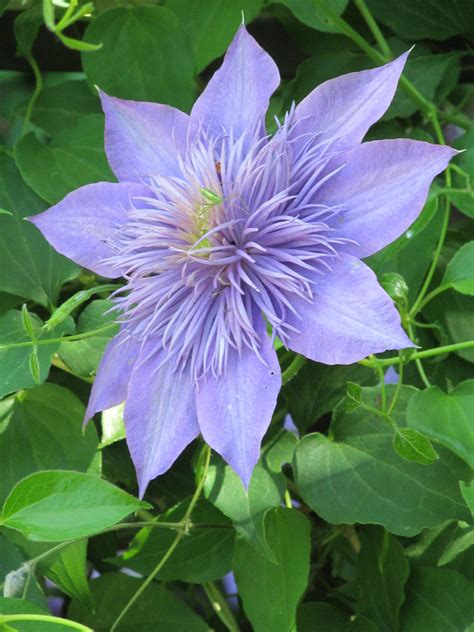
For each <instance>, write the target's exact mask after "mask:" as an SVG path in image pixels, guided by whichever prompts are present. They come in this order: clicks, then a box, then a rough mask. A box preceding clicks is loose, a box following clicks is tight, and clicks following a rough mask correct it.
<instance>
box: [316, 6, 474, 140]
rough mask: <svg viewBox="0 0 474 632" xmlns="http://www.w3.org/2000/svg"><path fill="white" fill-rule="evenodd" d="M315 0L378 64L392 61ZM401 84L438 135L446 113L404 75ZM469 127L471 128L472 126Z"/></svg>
mask: <svg viewBox="0 0 474 632" xmlns="http://www.w3.org/2000/svg"><path fill="white" fill-rule="evenodd" d="M314 2H315V3H316V4H317V5H318V6H319V8H320V9H321V11H323V12H324V13H325V14H326V15H327V17H328V18H330V19H331V20H332V22H333V23H334V25H335V26H337V27H338V28H339V30H340V32H341V33H342V34H343V35H346V36H347V37H349V39H351V40H352V41H353V42H354V44H356V45H357V46H358V47H359V48H360V49H361V50H363V51H364V52H365V53H366V54H367V55H368V56H369V57H370V59H372V60H373V61H374V62H375V63H376V64H385V63H387V62H388V61H390V59H391V55H389V56H387V55H384V54H382V53H379V51H378V50H377V49H375V48H374V47H373V46H371V45H370V44H369V43H368V42H366V41H365V39H364V38H363V37H362V35H360V34H359V33H358V32H357V31H356V30H355V29H353V28H352V26H351V25H350V24H349V23H348V22H346V20H344V18H342V17H341V16H339V15H337V13H334V11H332V10H331V9H330V8H329V7H328V6H327V5H326V3H325V2H324V0H314ZM372 20H373V18H372ZM374 37H375V34H374ZM400 85H401V86H402V88H403V89H404V90H405V92H406V93H407V94H408V95H409V96H410V98H411V99H412V100H413V101H414V102H415V103H416V104H417V105H418V107H419V108H420V110H421V111H422V112H423V114H424V115H425V116H426V118H428V119H429V120H430V121H431V122H432V123H433V126H434V127H435V131H436V134H437V136H438V134H439V130H440V126H439V121H438V114H439V116H440V117H441V118H442V119H444V118H445V115H444V113H443V112H438V111H437V110H436V106H435V105H434V103H432V102H431V101H428V99H426V98H425V97H424V96H423V95H422V94H421V92H420V91H419V90H418V89H417V88H416V87H415V86H414V85H413V84H412V83H411V81H410V80H409V79H407V78H406V77H405V76H404V75H402V76H401V77H400ZM467 129H470V127H469V128H467Z"/></svg>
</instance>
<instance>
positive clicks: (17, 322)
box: [0, 310, 74, 486]
mask: <svg viewBox="0 0 474 632" xmlns="http://www.w3.org/2000/svg"><path fill="white" fill-rule="evenodd" d="M30 318H31V322H32V324H33V327H34V330H35V332H36V336H37V339H38V340H48V339H49V338H51V339H53V340H54V339H57V338H60V337H61V336H62V335H63V334H65V333H71V332H72V331H73V328H74V323H73V321H72V319H71V318H68V319H67V320H65V321H64V322H63V323H61V324H59V325H58V326H57V327H55V328H54V329H53V330H52V331H49V332H46V331H44V330H42V329H41V327H42V325H43V323H42V321H41V320H40V319H39V318H38V316H36V314H31V315H30ZM30 341H31V339H30V337H29V336H28V334H27V333H26V332H25V330H24V328H23V322H22V317H21V313H20V312H19V311H16V310H11V311H9V312H7V313H6V314H4V315H3V316H1V317H0V397H3V396H4V395H8V394H9V393H13V392H14V391H17V390H19V389H20V388H31V387H32V386H35V385H36V383H37V382H36V381H35V378H34V377H33V376H32V374H31V370H30V364H29V362H30V360H29V358H30V357H31V355H30V354H31V351H32V346H31V345H29V346H25V347H13V348H11V349H1V346H2V345H5V346H6V345H9V344H16V343H21V342H30ZM60 344H61V343H59V342H52V343H51V344H40V345H38V351H37V360H38V367H37V368H38V369H39V371H38V375H37V376H36V377H37V379H38V381H39V382H44V381H45V380H46V379H47V377H48V373H49V369H50V366H51V358H52V356H53V354H54V353H56V352H57V351H58V349H59V346H60ZM0 486H1V483H0Z"/></svg>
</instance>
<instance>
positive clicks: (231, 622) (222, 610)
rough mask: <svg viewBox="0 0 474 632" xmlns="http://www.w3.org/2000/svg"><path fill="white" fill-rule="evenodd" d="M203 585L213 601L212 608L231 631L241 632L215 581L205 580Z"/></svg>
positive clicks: (208, 596)
mask: <svg viewBox="0 0 474 632" xmlns="http://www.w3.org/2000/svg"><path fill="white" fill-rule="evenodd" d="M202 587H203V588H204V592H205V593H206V595H207V598H208V599H209V601H210V603H211V606H212V609H213V610H214V612H215V613H216V614H217V616H218V617H219V619H220V620H221V621H222V623H223V624H224V625H225V627H226V628H227V629H228V630H229V632H239V626H238V625H237V621H236V620H235V618H234V615H233V614H232V612H231V610H230V608H229V606H228V605H227V603H226V601H225V599H224V597H223V596H222V593H221V591H220V590H219V588H218V587H217V586H216V585H215V583H214V582H205V583H204V584H202Z"/></svg>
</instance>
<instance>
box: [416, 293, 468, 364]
mask: <svg viewBox="0 0 474 632" xmlns="http://www.w3.org/2000/svg"><path fill="white" fill-rule="evenodd" d="M473 310H474V297H472V296H466V295H465V294H460V293H459V292H456V291H455V290H447V291H446V292H443V293H442V294H440V295H439V296H436V297H435V298H434V299H433V300H432V301H430V303H429V304H428V305H427V307H426V310H425V311H426V314H427V315H428V318H429V319H430V321H431V322H433V321H438V322H439V323H440V324H441V325H442V326H443V328H444V329H445V330H446V331H447V332H448V334H449V341H448V342H449V343H457V342H465V341H466V340H472V314H473ZM456 353H457V355H459V356H460V357H461V358H463V359H464V360H467V361H468V362H472V363H474V349H469V348H468V349H459V350H458V351H456ZM467 377H470V376H467Z"/></svg>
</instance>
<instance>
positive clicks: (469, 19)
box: [367, 0, 474, 41]
mask: <svg viewBox="0 0 474 632" xmlns="http://www.w3.org/2000/svg"><path fill="white" fill-rule="evenodd" d="M367 4H368V5H369V8H370V10H371V11H372V12H373V14H374V15H375V17H376V18H377V20H380V21H381V22H382V23H383V24H385V25H386V26H388V27H390V28H391V29H392V31H393V32H394V33H396V34H397V35H398V36H399V37H401V38H402V39H405V40H407V41H410V40H413V39H425V38H428V39H434V40H445V39H448V38H449V37H452V36H453V35H457V34H458V33H468V32H471V34H472V31H473V30H474V28H473V26H472V24H473V23H474V7H473V4H472V2H471V1H470V0H430V1H429V3H427V2H426V0H384V2H379V1H378V0H367Z"/></svg>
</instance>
